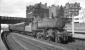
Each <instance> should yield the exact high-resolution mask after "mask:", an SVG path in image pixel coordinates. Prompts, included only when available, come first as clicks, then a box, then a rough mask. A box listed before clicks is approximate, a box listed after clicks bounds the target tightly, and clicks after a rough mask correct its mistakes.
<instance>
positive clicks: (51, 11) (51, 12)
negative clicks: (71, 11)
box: [49, 5, 60, 18]
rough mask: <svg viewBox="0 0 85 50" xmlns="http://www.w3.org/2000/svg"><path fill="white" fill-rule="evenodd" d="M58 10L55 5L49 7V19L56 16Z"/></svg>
mask: <svg viewBox="0 0 85 50" xmlns="http://www.w3.org/2000/svg"><path fill="white" fill-rule="evenodd" d="M59 9H60V7H59V6H55V5H52V6H51V7H49V17H50V18H52V17H56V16H58V13H59Z"/></svg>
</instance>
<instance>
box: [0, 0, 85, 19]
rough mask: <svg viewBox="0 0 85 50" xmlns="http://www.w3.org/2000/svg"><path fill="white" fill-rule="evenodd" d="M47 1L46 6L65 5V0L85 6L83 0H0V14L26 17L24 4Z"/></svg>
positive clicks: (84, 0)
mask: <svg viewBox="0 0 85 50" xmlns="http://www.w3.org/2000/svg"><path fill="white" fill-rule="evenodd" d="M39 2H42V3H43V4H44V3H47V5H48V6H50V5H52V4H55V5H63V6H64V5H65V3H67V2H71V3H73V2H80V5H81V7H83V8H85V6H84V5H85V0H0V16H9V17H23V18H25V17H26V6H28V5H30V4H31V5H33V4H35V3H39Z"/></svg>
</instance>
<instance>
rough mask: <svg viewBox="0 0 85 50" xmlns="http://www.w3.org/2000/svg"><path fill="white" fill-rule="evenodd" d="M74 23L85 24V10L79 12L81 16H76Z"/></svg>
mask: <svg viewBox="0 0 85 50" xmlns="http://www.w3.org/2000/svg"><path fill="white" fill-rule="evenodd" d="M74 22H77V23H85V9H81V10H80V11H79V15H78V16H74Z"/></svg>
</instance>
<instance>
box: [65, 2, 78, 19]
mask: <svg viewBox="0 0 85 50" xmlns="http://www.w3.org/2000/svg"><path fill="white" fill-rule="evenodd" d="M79 10H80V3H77V2H75V3H66V5H65V10H64V16H65V17H67V18H71V17H72V16H77V15H78V14H79Z"/></svg>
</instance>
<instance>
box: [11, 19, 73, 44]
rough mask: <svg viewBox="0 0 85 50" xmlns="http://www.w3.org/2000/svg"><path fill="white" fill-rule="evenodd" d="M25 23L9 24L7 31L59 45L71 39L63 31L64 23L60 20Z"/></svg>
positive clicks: (36, 20) (38, 20)
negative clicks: (58, 43)
mask: <svg viewBox="0 0 85 50" xmlns="http://www.w3.org/2000/svg"><path fill="white" fill-rule="evenodd" d="M27 23H28V22H22V23H17V24H11V25H9V30H10V31H19V32H23V33H24V34H27V35H31V36H33V37H35V38H43V39H47V40H51V41H54V42H55V41H57V42H60V43H66V42H67V41H68V40H69V38H71V37H72V36H71V34H69V33H68V32H67V31H66V30H65V29H64V27H65V22H64V21H63V19H61V18H43V19H40V18H35V19H34V20H33V21H32V22H30V23H28V24H27Z"/></svg>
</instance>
